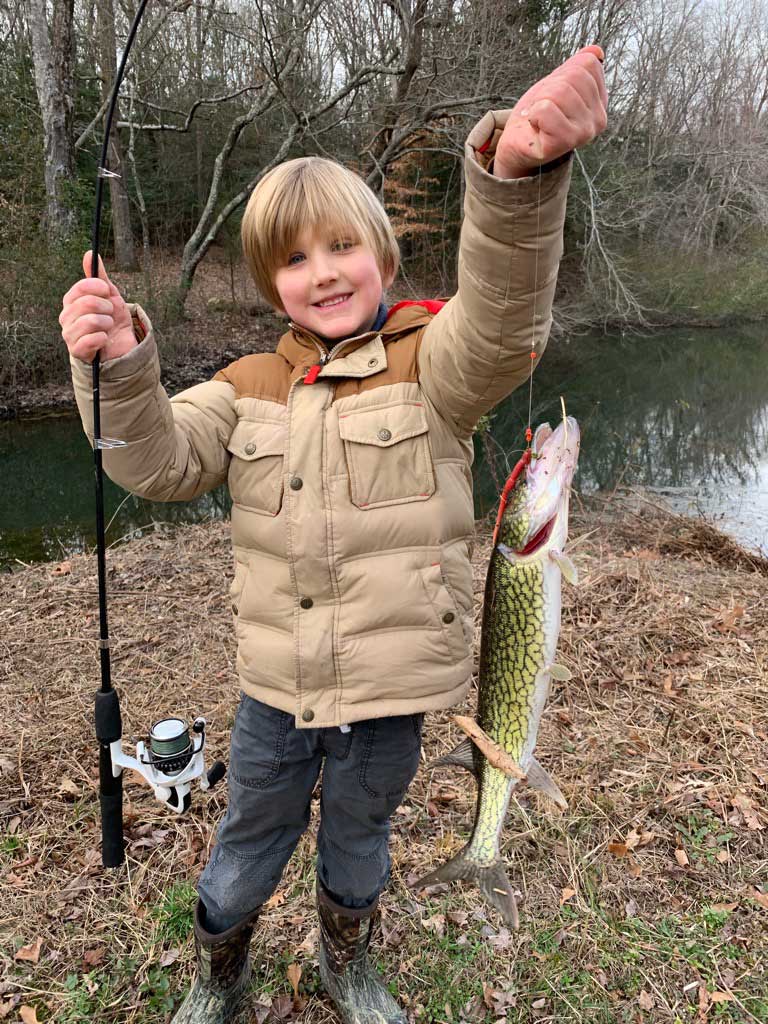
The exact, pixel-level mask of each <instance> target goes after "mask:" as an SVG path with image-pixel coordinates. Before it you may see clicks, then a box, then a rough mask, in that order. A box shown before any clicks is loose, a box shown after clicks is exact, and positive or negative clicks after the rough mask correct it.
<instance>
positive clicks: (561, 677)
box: [544, 662, 573, 683]
mask: <svg viewBox="0 0 768 1024" xmlns="http://www.w3.org/2000/svg"><path fill="white" fill-rule="evenodd" d="M544 671H545V672H549V674H550V675H551V676H552V678H553V679H557V680H558V681H559V682H561V683H567V682H568V680H569V679H573V673H572V672H571V670H570V669H569V668H566V667H565V665H557V664H555V662H552V664H551V665H547V667H546V668H545V669H544Z"/></svg>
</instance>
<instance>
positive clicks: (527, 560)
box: [417, 417, 579, 927]
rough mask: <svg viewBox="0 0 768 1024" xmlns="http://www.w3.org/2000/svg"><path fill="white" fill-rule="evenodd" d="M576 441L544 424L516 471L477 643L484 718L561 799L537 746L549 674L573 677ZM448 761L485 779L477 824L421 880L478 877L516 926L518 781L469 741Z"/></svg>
mask: <svg viewBox="0 0 768 1024" xmlns="http://www.w3.org/2000/svg"><path fill="white" fill-rule="evenodd" d="M578 446H579V430H578V426H577V424H576V421H575V420H573V419H571V418H570V417H569V418H568V420H567V421H564V422H563V424H561V425H560V426H558V428H557V430H556V431H554V432H553V431H552V430H551V429H550V428H549V425H548V424H544V425H542V426H541V427H539V429H538V430H537V431H536V435H535V437H534V441H533V450H532V455H533V460H532V464H531V465H530V467H529V466H528V460H527V459H526V460H525V469H526V471H525V472H524V473H522V472H520V470H521V468H523V467H522V466H518V467H516V470H515V472H514V473H513V474H512V476H511V477H510V480H509V481H508V483H507V488H505V492H504V493H505V495H506V494H507V493H508V492H509V501H508V502H506V499H505V498H503V499H502V506H501V511H500V518H499V522H498V527H497V531H496V534H495V536H494V549H493V551H492V553H491V560H490V564H489V566H488V574H487V577H486V586H485V603H484V608H483V623H482V638H481V648H480V670H479V676H480V693H479V702H478V715H477V721H478V724H479V725H480V727H481V728H482V730H483V731H484V732H485V733H486V735H487V737H488V738H490V740H491V741H492V742H493V744H495V745H496V746H497V747H500V748H501V749H502V750H503V751H504V752H505V753H506V754H508V755H509V756H510V757H511V758H512V760H513V761H515V762H516V763H517V764H518V765H519V766H520V768H521V769H522V770H523V771H524V772H526V773H527V774H528V782H529V784H530V785H532V786H534V787H536V788H538V789H541V790H543V791H544V792H545V793H547V794H548V795H549V796H551V797H552V798H553V799H555V800H556V801H557V802H558V803H561V804H563V803H564V798H563V797H562V794H561V793H560V791H559V789H558V788H557V786H556V785H555V783H554V782H552V780H551V779H550V778H549V776H548V775H547V774H546V772H544V769H543V768H541V766H540V765H539V764H538V762H537V761H536V760H535V759H534V757H533V750H534V747H535V745H536V738H537V733H538V728H539V722H540V719H541V714H542V711H543V709H544V705H545V704H546V700H547V697H548V694H549V688H550V682H551V678H552V675H553V674H556V675H558V676H560V677H563V676H565V675H567V673H566V671H565V670H564V669H562V668H561V667H560V666H556V665H555V664H554V657H555V650H556V647H557V638H558V633H559V627H560V589H561V575H562V573H563V572H565V573H566V574H567V576H568V578H569V579H571V580H573V578H574V576H575V570H574V569H573V566H572V565H571V564H570V562H569V560H568V559H567V557H566V556H564V555H563V553H562V548H563V546H564V544H565V540H566V536H567V529H568V501H569V492H570V485H571V479H572V477H573V472H574V470H575V467H576V459H577V457H578ZM505 502H506V503H505ZM439 763H441V762H438V764H439ZM442 763H448V764H460V765H462V766H463V767H465V768H469V770H471V771H473V772H474V774H475V776H476V778H477V780H478V783H479V790H478V798H477V808H476V812H475V823H474V828H473V831H472V836H471V838H470V841H469V843H468V844H467V845H466V846H465V847H464V849H463V850H462V851H461V852H460V853H459V854H458V855H457V856H456V857H454V858H453V859H452V860H450V861H449V862H448V863H447V864H445V865H443V867H441V868H438V869H437V870H436V871H433V872H432V873H431V874H430V875H428V876H427V877H426V878H423V879H421V880H420V881H419V882H418V883H417V885H419V886H421V885H429V884H432V883H434V882H437V881H448V880H452V879H460V878H463V879H472V880H474V881H476V882H477V883H478V884H479V885H480V888H481V890H482V891H483V893H484V895H485V896H486V898H487V899H488V900H489V902H490V903H492V904H493V905H494V906H495V907H496V908H497V909H498V910H499V911H500V912H501V914H502V916H503V917H504V919H505V921H506V922H507V923H508V924H510V925H512V926H513V927H516V926H517V906H516V901H515V897H514V892H513V890H512V887H511V885H510V883H509V880H508V879H507V876H506V872H505V870H504V865H503V860H502V858H501V855H500V850H499V837H500V834H501V830H502V828H503V824H504V819H505V816H506V812H507V807H508V805H509V801H510V798H511V796H512V791H513V789H514V787H515V786H516V785H517V779H515V778H510V777H508V776H507V775H506V774H505V773H504V772H503V771H501V770H500V769H498V768H495V767H494V766H493V765H491V764H490V763H489V762H488V760H487V759H486V758H485V756H484V755H483V754H482V753H481V752H480V750H479V749H478V748H477V747H475V746H474V745H471V744H470V743H469V741H468V740H466V741H464V742H463V743H462V744H459V746H458V747H457V748H456V750H454V751H452V752H451V754H449V755H448V756H447V757H446V758H443V759H442Z"/></svg>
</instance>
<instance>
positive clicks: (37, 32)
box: [26, 0, 75, 240]
mask: <svg viewBox="0 0 768 1024" xmlns="http://www.w3.org/2000/svg"><path fill="white" fill-rule="evenodd" d="M73 11H74V0H53V17H52V20H51V25H50V28H49V25H48V18H47V12H46V2H45V0H26V14H27V21H28V25H29V34H30V39H31V45H32V59H33V63H34V69H35V86H36V89H37V97H38V101H39V103H40V113H41V115H42V121H43V139H44V149H45V187H46V193H47V203H46V211H45V224H46V228H47V231H48V234H49V237H51V238H52V239H54V240H61V239H65V238H67V237H68V236H69V235H70V234H71V232H72V228H73V226H74V222H75V217H74V213H73V211H72V208H71V204H70V201H69V199H68V197H67V193H66V189H67V186H68V185H71V183H72V180H73V177H74V170H75V158H74V140H73V138H72V115H73V88H72V65H73V61H74V35H73V22H72V18H73Z"/></svg>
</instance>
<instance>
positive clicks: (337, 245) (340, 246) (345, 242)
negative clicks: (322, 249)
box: [331, 238, 355, 252]
mask: <svg viewBox="0 0 768 1024" xmlns="http://www.w3.org/2000/svg"><path fill="white" fill-rule="evenodd" d="M354 244H355V243H354V242H353V241H352V239H351V238H339V239H337V240H336V241H335V242H332V243H331V251H332V252H346V250H347V249H351V248H352V247H353V246H354Z"/></svg>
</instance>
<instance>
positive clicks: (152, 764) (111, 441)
mask: <svg viewBox="0 0 768 1024" xmlns="http://www.w3.org/2000/svg"><path fill="white" fill-rule="evenodd" d="M147 3H148V0H141V3H140V4H139V7H138V9H137V11H136V16H135V17H134V19H133V22H132V24H131V27H130V30H129V32H128V38H127V39H126V43H125V48H124V50H123V55H122V58H121V60H120V66H119V67H118V69H117V74H116V75H115V81H114V83H113V85H112V94H111V96H110V101H109V108H108V110H107V117H106V121H105V124H104V139H103V142H102V147H101V157H100V159H99V168H98V172H97V178H96V199H95V207H94V213H93V236H92V242H91V273H90V276H91V277H98V276H99V235H100V231H101V209H102V204H103V198H104V180H105V178H116V177H119V175H118V174H116V173H115V172H114V171H110V170H108V169H107V158H108V151H109V138H110V134H111V132H112V121H113V118H114V114H115V108H116V106H117V97H118V94H119V92H120V85H121V84H122V81H123V75H124V73H125V65H126V63H127V61H128V54H129V52H130V50H131V47H132V46H133V41H134V39H135V38H136V33H137V31H138V28H139V22H140V21H141V18H142V16H143V14H144V9H145V8H146V6H147ZM100 366H101V360H100V358H99V352H97V353H96V356H95V357H94V360H93V364H92V384H93V460H94V469H95V480H96V553H97V561H98V581H99V658H100V663H101V688H100V689H99V690H97V692H96V704H95V726H96V738H97V740H98V741H99V804H100V807H101V862H102V865H103V866H104V867H105V868H116V867H119V866H120V865H121V864H122V863H123V861H124V860H125V837H124V834H123V770H124V769H125V768H133V769H134V771H137V772H138V773H139V774H140V775H141V776H142V777H143V778H144V779H145V781H146V782H148V783H149V785H150V786H151V787H152V789H153V790H154V793H155V798H156V799H157V800H160V801H161V802H163V803H165V804H166V805H167V806H168V807H170V808H171V810H173V811H175V812H176V813H177V814H183V813H184V812H185V811H187V810H189V807H190V806H191V803H192V795H191V792H190V788H191V783H192V781H193V780H194V779H196V778H199V780H200V782H199V785H200V788H201V789H202V790H207V789H210V788H211V787H212V786H215V785H216V783H217V782H218V781H219V780H220V779H222V778H223V777H224V773H225V772H226V767H225V766H224V764H223V762H222V761H216V762H215V763H214V764H213V766H212V767H211V769H210V771H208V772H207V773H206V771H205V760H204V750H205V724H206V723H205V719H204V718H200V717H198V718H196V719H195V720H194V722H193V724H192V735H191V736H190V731H189V727H188V725H187V723H186V722H184V721H183V720H182V719H180V718H163V719H160V720H159V721H157V722H155V723H154V725H153V726H152V728H151V729H150V733H149V739H148V743H146V744H145V743H144V742H139V743H137V744H136V757H131V756H130V755H129V754H126V753H125V752H124V751H123V744H122V736H123V725H122V720H121V717H120V699H119V697H118V694H117V691H116V690H115V689H114V687H113V686H112V667H111V660H110V653H109V626H108V621H107V572H106V531H105V527H104V471H103V467H102V452H103V451H104V450H106V449H111V448H123V447H125V446H126V444H127V442H126V441H120V440H117V439H115V438H110V437H102V434H101V401H100V395H99V387H100V381H99V377H100Z"/></svg>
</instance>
